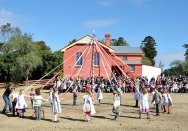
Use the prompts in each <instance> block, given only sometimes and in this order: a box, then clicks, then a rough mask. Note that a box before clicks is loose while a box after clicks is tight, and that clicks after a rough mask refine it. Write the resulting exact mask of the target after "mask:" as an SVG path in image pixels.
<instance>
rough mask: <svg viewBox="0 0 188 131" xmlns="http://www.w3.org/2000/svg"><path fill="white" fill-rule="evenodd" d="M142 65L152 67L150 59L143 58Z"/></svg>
mask: <svg viewBox="0 0 188 131" xmlns="http://www.w3.org/2000/svg"><path fill="white" fill-rule="evenodd" d="M142 64H143V65H152V62H151V60H150V59H149V58H148V57H145V56H144V57H142Z"/></svg>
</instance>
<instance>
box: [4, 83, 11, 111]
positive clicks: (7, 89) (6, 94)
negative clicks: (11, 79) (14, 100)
mask: <svg viewBox="0 0 188 131" xmlns="http://www.w3.org/2000/svg"><path fill="white" fill-rule="evenodd" d="M11 87H12V85H11V84H7V85H6V86H5V92H4V93H3V100H4V102H5V105H4V108H3V111H2V112H1V114H5V113H6V109H7V108H8V107H9V111H10V112H11V111H12V110H11V109H12V107H11V102H10V99H9V95H10V93H11Z"/></svg>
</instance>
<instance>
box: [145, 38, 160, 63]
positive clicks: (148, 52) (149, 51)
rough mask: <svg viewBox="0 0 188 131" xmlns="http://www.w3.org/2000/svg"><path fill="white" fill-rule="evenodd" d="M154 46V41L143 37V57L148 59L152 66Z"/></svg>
mask: <svg viewBox="0 0 188 131" xmlns="http://www.w3.org/2000/svg"><path fill="white" fill-rule="evenodd" d="M156 46H157V44H156V43H155V40H154V39H153V37H151V36H147V37H145V39H144V40H143V41H142V45H141V47H142V49H143V51H144V53H145V57H148V58H149V59H150V61H151V62H152V65H155V60H154V58H155V57H156V55H157V51H156Z"/></svg>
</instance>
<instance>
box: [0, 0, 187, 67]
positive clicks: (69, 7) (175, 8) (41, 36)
mask: <svg viewBox="0 0 188 131" xmlns="http://www.w3.org/2000/svg"><path fill="white" fill-rule="evenodd" d="M6 22H10V23H12V24H13V25H14V26H18V27H20V28H21V30H22V31H23V32H27V33H31V34H33V39H34V40H35V41H38V40H43V41H45V42H46V44H47V45H48V46H49V47H50V48H51V49H52V50H53V51H56V50H59V49H61V48H63V47H64V46H65V45H66V44H67V43H69V41H71V40H73V39H74V38H75V39H79V38H80V37H82V36H84V35H92V32H93V30H95V32H96V35H97V38H98V39H99V40H101V39H104V35H105V33H107V32H108V33H110V34H111V38H118V37H124V38H125V40H126V41H127V42H128V43H129V44H130V45H131V46H140V44H141V42H142V40H143V39H144V38H145V37H146V36H148V35H150V36H152V37H153V38H154V39H155V40H156V43H157V45H158V46H157V51H158V55H157V58H156V62H157V63H159V61H160V60H161V61H162V62H163V63H164V65H165V67H166V68H167V67H169V63H170V62H171V61H172V60H175V59H181V60H183V59H184V56H183V54H184V52H185V49H184V48H183V47H182V45H183V44H185V43H188V0H0V25H2V24H5V23H6Z"/></svg>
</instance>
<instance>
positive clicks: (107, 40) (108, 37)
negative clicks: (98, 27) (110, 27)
mask: <svg viewBox="0 0 188 131" xmlns="http://www.w3.org/2000/svg"><path fill="white" fill-rule="evenodd" d="M105 44H106V46H108V47H110V34H109V33H107V34H106V35H105Z"/></svg>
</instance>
